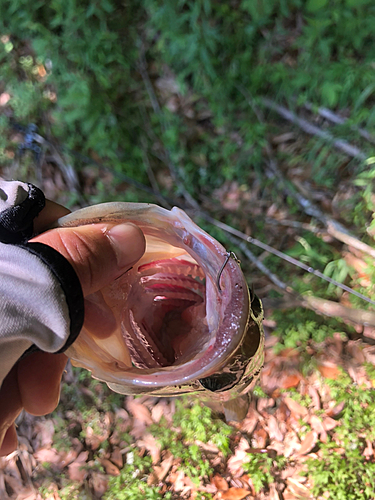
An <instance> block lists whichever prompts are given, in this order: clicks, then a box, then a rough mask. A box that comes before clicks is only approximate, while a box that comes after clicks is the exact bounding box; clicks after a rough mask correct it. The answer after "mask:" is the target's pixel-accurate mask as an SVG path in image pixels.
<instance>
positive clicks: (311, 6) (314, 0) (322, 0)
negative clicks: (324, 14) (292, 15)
mask: <svg viewBox="0 0 375 500" xmlns="http://www.w3.org/2000/svg"><path fill="white" fill-rule="evenodd" d="M327 3H328V0H308V1H307V4H306V9H307V10H308V11H309V12H317V11H318V10H320V9H322V8H323V7H325V6H326V5H327Z"/></svg>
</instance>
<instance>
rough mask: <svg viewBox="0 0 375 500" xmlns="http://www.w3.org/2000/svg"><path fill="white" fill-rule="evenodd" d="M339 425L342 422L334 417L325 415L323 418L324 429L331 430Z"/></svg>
mask: <svg viewBox="0 0 375 500" xmlns="http://www.w3.org/2000/svg"><path fill="white" fill-rule="evenodd" d="M338 425H340V422H338V421H337V420H334V419H333V418H331V417H324V418H323V427H324V429H325V430H326V431H327V432H328V431H331V430H332V429H334V428H335V427H337V426H338Z"/></svg>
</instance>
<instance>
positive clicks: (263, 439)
mask: <svg viewBox="0 0 375 500" xmlns="http://www.w3.org/2000/svg"><path fill="white" fill-rule="evenodd" d="M267 439H268V434H267V431H266V430H265V429H264V428H263V427H262V426H261V424H260V422H259V423H258V424H257V426H256V428H255V429H254V432H253V436H252V445H253V448H265V447H266V444H267Z"/></svg>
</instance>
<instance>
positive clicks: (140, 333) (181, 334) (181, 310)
mask: <svg viewBox="0 0 375 500" xmlns="http://www.w3.org/2000/svg"><path fill="white" fill-rule="evenodd" d="M133 275H134V278H135V280H132V279H131V278H132V277H130V276H129V277H126V276H125V279H126V280H129V278H130V281H132V285H131V287H130V289H129V292H128V295H127V302H126V308H124V310H123V312H122V314H121V331H122V335H123V338H124V341H125V344H126V346H127V348H128V350H129V354H130V359H131V362H132V365H133V366H135V367H137V368H146V369H147V368H157V367H167V366H173V365H178V364H181V363H184V362H186V361H188V360H189V359H192V358H193V357H194V356H195V355H197V354H198V353H199V352H201V351H202V349H203V347H204V344H205V343H206V342H207V338H208V337H209V331H208V326H207V322H206V319H205V318H206V284H205V282H206V279H205V274H204V272H203V270H202V269H201V267H200V266H199V265H198V264H197V263H194V262H192V261H190V260H186V258H183V257H182V258H171V259H160V260H156V261H153V262H149V263H146V264H142V265H140V266H137V268H136V269H135V270H134V272H133ZM119 286H120V287H121V283H119Z"/></svg>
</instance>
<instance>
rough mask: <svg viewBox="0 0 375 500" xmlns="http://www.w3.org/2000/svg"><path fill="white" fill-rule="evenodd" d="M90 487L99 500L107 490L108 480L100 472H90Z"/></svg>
mask: <svg viewBox="0 0 375 500" xmlns="http://www.w3.org/2000/svg"><path fill="white" fill-rule="evenodd" d="M90 485H91V487H92V489H93V490H94V493H95V495H96V496H97V497H98V498H101V497H102V496H103V495H104V493H105V492H106V491H107V489H108V479H107V478H106V477H105V475H104V474H101V473H100V472H92V475H91V479H90Z"/></svg>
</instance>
